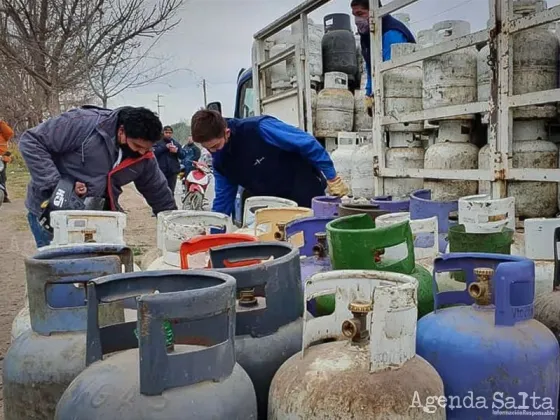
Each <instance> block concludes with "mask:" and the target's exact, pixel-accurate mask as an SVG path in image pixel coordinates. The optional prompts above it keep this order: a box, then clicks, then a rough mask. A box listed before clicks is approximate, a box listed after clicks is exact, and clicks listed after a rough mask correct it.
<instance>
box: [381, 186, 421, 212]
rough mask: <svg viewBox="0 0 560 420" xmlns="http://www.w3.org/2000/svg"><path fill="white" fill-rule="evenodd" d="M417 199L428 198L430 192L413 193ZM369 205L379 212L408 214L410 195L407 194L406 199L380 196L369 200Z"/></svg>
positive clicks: (418, 191)
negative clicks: (377, 208)
mask: <svg viewBox="0 0 560 420" xmlns="http://www.w3.org/2000/svg"><path fill="white" fill-rule="evenodd" d="M414 194H416V196H417V197H419V198H424V199H426V198H429V197H430V192H429V191H428V190H417V191H414ZM371 204H373V205H374V206H378V207H379V209H380V210H384V211H388V212H389V213H395V212H403V211H404V212H408V209H409V207H410V194H407V196H406V197H403V198H397V197H393V196H392V195H380V196H377V197H374V198H373V199H372V200H371Z"/></svg>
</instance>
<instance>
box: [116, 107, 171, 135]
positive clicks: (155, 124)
mask: <svg viewBox="0 0 560 420" xmlns="http://www.w3.org/2000/svg"><path fill="white" fill-rule="evenodd" d="M119 125H122V126H123V129H124V133H125V134H126V136H127V137H130V138H132V139H143V140H147V141H149V142H152V143H155V142H156V141H158V140H160V139H161V132H162V124H161V121H160V120H159V117H158V116H157V115H156V114H155V113H154V112H153V111H150V110H149V109H147V108H142V107H139V108H133V107H126V108H123V109H122V110H121V111H119Z"/></svg>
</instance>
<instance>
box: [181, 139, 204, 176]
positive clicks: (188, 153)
mask: <svg viewBox="0 0 560 420" xmlns="http://www.w3.org/2000/svg"><path fill="white" fill-rule="evenodd" d="M183 150H184V151H185V157H184V158H183V160H182V164H183V166H184V168H185V176H187V175H188V174H189V172H190V171H192V170H193V168H194V165H193V162H196V161H198V160H199V159H200V149H199V148H198V147H197V146H196V144H194V141H193V139H192V137H190V136H189V138H188V140H187V144H185V145H184V146H183Z"/></svg>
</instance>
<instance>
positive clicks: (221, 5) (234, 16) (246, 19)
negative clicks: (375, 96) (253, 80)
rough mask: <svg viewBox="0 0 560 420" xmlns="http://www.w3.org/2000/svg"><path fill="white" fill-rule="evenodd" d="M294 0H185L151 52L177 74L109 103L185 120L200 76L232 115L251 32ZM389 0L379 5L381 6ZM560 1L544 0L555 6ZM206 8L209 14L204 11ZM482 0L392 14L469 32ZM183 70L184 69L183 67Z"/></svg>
mask: <svg viewBox="0 0 560 420" xmlns="http://www.w3.org/2000/svg"><path fill="white" fill-rule="evenodd" d="M300 2H301V1H300V0H185V4H184V5H183V7H182V9H181V10H180V12H179V14H178V17H180V19H181V21H180V23H179V24H178V25H177V27H175V28H174V29H173V31H172V32H170V33H168V34H166V35H164V37H163V38H162V40H161V42H160V43H159V47H158V50H157V53H156V54H157V55H158V56H164V57H167V58H166V61H167V62H166V67H167V68H168V69H179V70H178V71H177V72H175V73H173V74H171V75H169V76H167V77H165V78H164V79H160V80H159V81H157V82H155V83H153V84H150V85H149V86H145V87H142V88H138V89H133V90H128V91H125V92H123V93H122V94H121V95H119V96H117V97H115V98H113V99H112V100H111V101H110V102H109V105H110V106H111V107H116V106H121V105H125V104H126V105H133V106H145V107H148V108H151V109H153V110H154V111H156V112H157V110H158V109H157V104H156V100H157V96H158V95H161V96H160V105H162V106H163V107H162V108H160V116H161V119H162V121H163V123H164V124H173V123H176V122H179V121H181V120H186V121H190V118H191V116H192V114H193V113H194V112H196V111H197V110H198V109H199V108H200V107H201V106H203V102H204V101H203V93H202V83H201V82H202V79H203V78H204V79H206V81H207V94H208V101H209V102H212V101H221V102H222V107H223V112H224V115H226V116H232V115H233V106H234V103H235V94H236V79H237V74H238V72H239V70H240V69H241V68H242V67H244V68H247V67H249V66H250V65H251V46H252V43H253V34H254V33H255V32H257V31H258V30H260V29H262V28H263V27H265V26H266V25H268V24H269V23H271V22H272V21H273V20H275V19H277V18H278V17H280V16H281V15H282V14H284V13H286V12H288V11H289V10H290V9H292V8H293V7H295V6H296V5H298V4H299V3H300ZM388 2H389V0H384V1H383V2H382V3H383V4H387V3H388ZM559 3H560V0H552V1H548V6H549V7H551V6H555V5H557V4H559ZM349 4H350V0H331V1H330V2H329V3H327V4H326V5H325V6H323V7H321V8H319V9H317V10H316V11H315V12H314V13H312V14H311V15H310V18H311V19H312V20H313V21H314V22H315V23H320V22H322V21H323V17H324V16H325V15H327V14H329V13H350V6H349ZM210 9H213V10H215V12H213V13H210ZM488 9H489V6H488V0H445V1H443V0H418V1H417V2H416V3H414V4H412V5H410V6H408V7H406V8H405V9H402V10H400V11H399V12H398V13H408V14H409V15H410V27H411V28H412V30H413V32H414V33H415V34H416V33H417V32H418V31H419V30H422V29H429V28H431V27H432V25H433V24H434V23H437V22H440V21H444V20H466V21H468V22H469V23H470V25H471V31H472V32H475V31H478V30H481V29H483V28H484V27H485V26H486V22H487V20H488V16H489V13H488ZM187 69H188V70H187Z"/></svg>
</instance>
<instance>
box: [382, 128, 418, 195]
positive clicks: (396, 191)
mask: <svg viewBox="0 0 560 420" xmlns="http://www.w3.org/2000/svg"><path fill="white" fill-rule="evenodd" d="M409 134H410V133H399V132H394V133H390V134H389V147H388V148H387V151H386V152H385V163H386V167H387V168H396V169H401V168H412V169H423V168H424V159H425V151H424V148H423V147H422V142H421V141H420V140H419V139H418V138H417V137H416V136H412V135H409ZM423 186H424V180H423V179H422V178H385V183H384V191H385V193H386V194H389V195H392V196H395V197H398V198H404V197H406V196H407V195H408V194H410V193H411V192H412V191H416V190H418V189H421V188H423Z"/></svg>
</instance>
